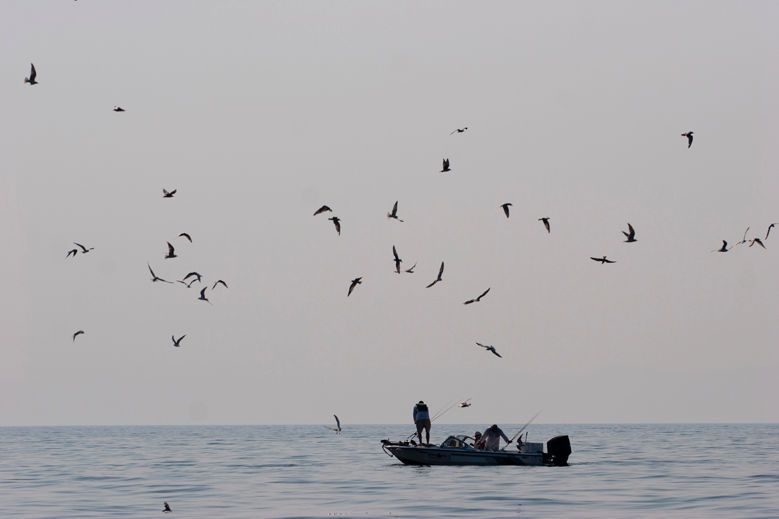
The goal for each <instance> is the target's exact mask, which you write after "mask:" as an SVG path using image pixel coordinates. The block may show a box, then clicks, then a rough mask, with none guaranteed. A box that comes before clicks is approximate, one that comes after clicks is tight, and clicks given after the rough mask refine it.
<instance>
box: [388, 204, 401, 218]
mask: <svg viewBox="0 0 779 519" xmlns="http://www.w3.org/2000/svg"><path fill="white" fill-rule="evenodd" d="M387 218H394V219H395V220H397V221H399V222H402V221H403V220H401V219H400V218H398V201H397V200H395V205H393V206H392V212H389V213H387Z"/></svg>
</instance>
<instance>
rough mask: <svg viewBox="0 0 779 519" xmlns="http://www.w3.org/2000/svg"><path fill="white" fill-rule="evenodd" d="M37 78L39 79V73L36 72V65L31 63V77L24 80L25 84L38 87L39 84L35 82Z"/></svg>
mask: <svg viewBox="0 0 779 519" xmlns="http://www.w3.org/2000/svg"><path fill="white" fill-rule="evenodd" d="M36 77H38V72H36V70H35V65H33V64H32V63H30V77H26V78H24V82H25V83H29V84H30V86H32V85H37V84H38V82H37V81H36V80H35V78H36Z"/></svg>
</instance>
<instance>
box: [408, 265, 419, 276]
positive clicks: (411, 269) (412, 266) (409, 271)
mask: <svg viewBox="0 0 779 519" xmlns="http://www.w3.org/2000/svg"><path fill="white" fill-rule="evenodd" d="M416 266H417V264H416V263H414V264H413V265H411V267H410V268H407V269H406V272H407V273H408V274H413V273H414V268H416Z"/></svg>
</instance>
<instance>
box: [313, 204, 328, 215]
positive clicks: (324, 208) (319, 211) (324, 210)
mask: <svg viewBox="0 0 779 519" xmlns="http://www.w3.org/2000/svg"><path fill="white" fill-rule="evenodd" d="M328 211H332V209H330V208H329V207H328V206H326V205H323V206H322V207H320V208H319V209H317V210H316V211H314V216H316V215H318V214H322V213H326V212H328Z"/></svg>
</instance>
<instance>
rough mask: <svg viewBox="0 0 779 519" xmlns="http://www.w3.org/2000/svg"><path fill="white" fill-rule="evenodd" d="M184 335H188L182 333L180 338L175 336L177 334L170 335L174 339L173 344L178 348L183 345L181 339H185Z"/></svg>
mask: <svg viewBox="0 0 779 519" xmlns="http://www.w3.org/2000/svg"><path fill="white" fill-rule="evenodd" d="M184 337H186V335H182V336H181V337H179V338H178V339H176V336H175V335H171V336H170V340H172V341H173V346H174V347H176V348H179V347H181V341H183V340H184Z"/></svg>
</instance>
